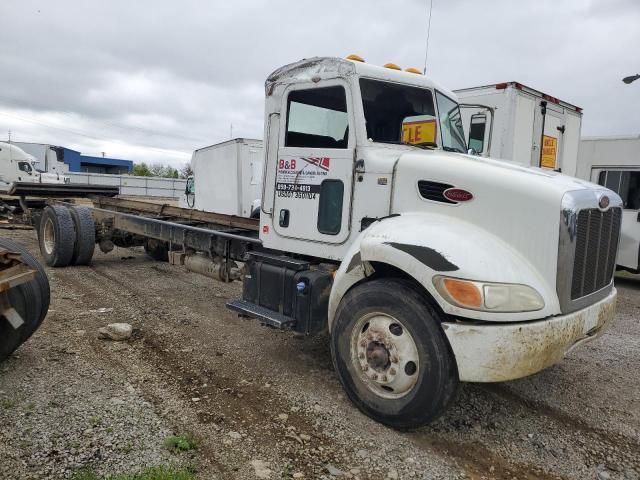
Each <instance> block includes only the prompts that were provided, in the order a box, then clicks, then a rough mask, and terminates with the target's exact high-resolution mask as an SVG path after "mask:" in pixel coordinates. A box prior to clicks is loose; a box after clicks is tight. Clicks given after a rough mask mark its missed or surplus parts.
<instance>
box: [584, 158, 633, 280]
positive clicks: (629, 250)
mask: <svg viewBox="0 0 640 480" xmlns="http://www.w3.org/2000/svg"><path fill="white" fill-rule="evenodd" d="M593 173H594V175H593V176H596V175H595V173H596V172H593ZM592 181H594V182H597V183H599V184H600V185H603V186H605V187H607V188H608V189H610V190H613V191H614V192H616V193H617V194H618V195H620V198H622V203H623V208H624V210H622V225H621V227H620V228H621V232H620V245H619V247H618V260H617V262H616V263H617V265H619V266H621V267H624V268H627V269H630V270H640V170H626V171H625V170H602V171H600V172H599V173H598V174H597V177H596V178H592Z"/></svg>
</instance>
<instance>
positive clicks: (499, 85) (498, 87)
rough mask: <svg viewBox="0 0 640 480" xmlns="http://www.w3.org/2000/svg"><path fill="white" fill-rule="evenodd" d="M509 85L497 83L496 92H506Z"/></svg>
mask: <svg viewBox="0 0 640 480" xmlns="http://www.w3.org/2000/svg"><path fill="white" fill-rule="evenodd" d="M507 85H509V84H508V83H496V90H504V89H505V88H507Z"/></svg>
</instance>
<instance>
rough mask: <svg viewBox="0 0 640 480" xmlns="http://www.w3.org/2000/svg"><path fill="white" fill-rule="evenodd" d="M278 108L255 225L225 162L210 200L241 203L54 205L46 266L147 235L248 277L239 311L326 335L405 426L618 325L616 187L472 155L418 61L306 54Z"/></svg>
mask: <svg viewBox="0 0 640 480" xmlns="http://www.w3.org/2000/svg"><path fill="white" fill-rule="evenodd" d="M264 119H265V141H264V156H263V158H264V165H265V168H264V174H263V176H262V195H261V197H262V204H261V206H260V217H259V218H256V219H253V218H244V216H242V215H238V213H242V214H244V213H246V212H245V211H239V210H238V208H237V207H238V204H239V203H241V202H240V201H239V200H238V199H239V198H240V197H239V195H238V193H239V192H238V187H237V184H235V183H234V182H231V181H229V184H228V185H227V184H226V182H227V181H228V180H229V179H230V180H233V181H235V180H238V178H240V177H244V178H247V177H249V175H247V176H246V177H245V176H244V175H240V174H235V175H231V176H229V177H225V176H224V175H225V174H226V173H227V172H222V173H221V174H219V172H218V169H215V168H212V170H211V174H210V175H209V176H206V177H204V178H203V177H199V176H198V177H197V178H196V190H195V193H196V199H197V197H198V194H199V191H200V190H202V191H207V190H220V196H219V197H215V198H216V200H215V201H216V202H218V201H219V202H221V206H220V208H219V210H226V211H233V212H235V213H236V214H235V215H229V214H224V213H209V212H203V211H200V210H195V209H184V208H178V207H169V206H164V205H152V204H146V205H144V208H140V204H141V203H143V202H137V204H136V202H131V201H124V200H121V199H107V200H105V201H104V202H100V201H99V200H96V204H95V207H94V208H92V209H88V208H86V207H79V206H71V207H69V208H67V207H66V206H62V205H50V206H47V207H46V208H45V209H44V211H43V213H42V215H41V220H40V222H39V231H40V249H41V252H42V254H43V257H44V258H45V260H46V261H47V264H48V265H50V266H58V267H63V266H66V265H70V264H72V263H73V262H74V256H73V252H74V251H76V250H77V251H78V252H82V254H81V255H80V254H79V255H78V256H77V257H76V260H75V263H76V264H86V263H88V262H89V261H90V259H91V253H92V251H93V248H94V244H95V243H97V244H98V245H99V246H100V248H101V249H102V250H104V251H108V250H109V249H110V248H111V249H112V248H113V246H114V245H119V246H131V245H141V244H144V245H145V246H146V247H147V251H148V252H149V253H150V255H152V256H153V257H154V258H165V259H167V258H168V259H169V260H170V262H171V263H173V264H182V265H184V266H185V267H186V268H187V269H189V270H193V271H196V272H199V273H203V274H205V275H208V276H210V277H212V278H215V279H217V280H221V281H231V280H242V282H243V292H242V298H239V299H230V301H229V302H228V303H227V306H228V307H229V308H230V309H232V310H235V311H237V312H239V313H240V314H241V315H243V316H249V317H253V318H257V319H259V320H260V321H261V322H263V323H265V324H267V325H270V326H273V327H278V328H290V329H293V330H295V331H297V332H300V333H303V334H317V333H320V332H327V333H328V334H329V336H328V339H329V343H330V348H331V355H332V360H333V364H334V367H335V369H336V372H337V375H338V378H339V379H340V381H341V383H342V385H343V387H344V389H345V391H346V393H347V395H348V396H349V398H350V399H351V400H352V401H353V402H354V404H355V405H356V406H357V407H358V408H360V409H361V410H362V411H363V412H364V413H366V414H367V415H369V416H371V417H372V418H374V419H376V420H378V421H380V422H383V423H385V424H387V425H390V426H393V427H396V428H414V427H416V426H419V425H422V424H425V423H428V422H430V421H431V420H433V419H434V418H436V417H437V416H438V415H440V414H441V413H442V412H444V411H445V410H446V408H447V406H448V405H449V404H450V403H451V401H452V400H453V399H454V397H455V393H456V390H457V386H458V384H459V382H461V381H462V382H465V381H466V382H499V381H506V380H511V379H515V378H521V377H524V376H527V375H531V374H534V373H536V372H539V371H540V370H542V369H544V368H546V367H548V366H550V365H552V364H554V363H556V362H559V361H560V360H561V359H562V358H563V357H564V355H565V354H566V353H567V352H569V351H571V350H572V349H574V348H575V347H577V346H579V345H582V344H584V343H586V342H588V341H590V340H593V339H594V338H596V337H598V336H599V335H600V334H601V333H602V332H603V331H604V328H605V327H606V325H607V324H608V323H609V322H610V321H611V320H612V318H613V315H614V310H615V300H616V289H615V287H614V285H613V271H614V267H615V247H616V246H617V243H618V238H619V228H620V216H621V211H622V208H621V205H622V201H621V199H620V197H619V196H618V195H617V194H616V193H615V192H613V191H611V190H608V189H606V188H605V187H602V186H598V185H593V184H591V183H589V182H580V181H576V179H575V178H572V177H567V176H565V175H562V174H558V173H556V172H550V171H544V170H540V169H537V168H536V169H532V168H525V167H519V166H517V165H515V164H513V163H508V162H503V161H499V160H494V159H485V158H481V157H478V156H471V155H467V154H466V151H467V145H466V142H465V138H464V133H463V131H462V127H461V125H460V110H459V107H458V102H457V97H456V95H455V94H454V93H453V92H450V91H448V90H446V89H445V88H443V87H441V86H439V85H438V84H436V83H435V82H433V81H431V80H430V79H428V78H427V77H425V76H423V75H421V74H420V73H419V71H417V70H415V69H411V70H408V71H401V70H400V69H399V67H398V66H396V65H394V64H387V65H385V66H384V67H378V66H374V65H370V64H367V63H365V62H364V61H363V60H362V59H361V58H359V57H356V56H351V57H349V58H348V59H340V58H327V57H321V58H318V57H316V58H310V59H303V60H301V61H298V62H295V63H292V64H290V65H285V66H283V67H281V68H279V69H277V70H275V71H274V72H273V73H272V74H271V75H269V77H268V78H267V80H266V84H265V115H264ZM407 138H410V139H411V140H407ZM403 139H404V140H403ZM224 158H227V159H228V158H229V157H224ZM236 158H237V157H236ZM214 163H215V164H216V165H218V166H219V168H222V169H223V170H227V171H228V170H235V169H238V168H241V167H239V166H238V165H234V164H230V163H229V160H227V161H226V162H225V161H224V159H222V160H219V161H217V162H214ZM239 163H242V162H239ZM243 173H244V172H243ZM209 181H212V182H213V183H210V184H209V183H207V182H209ZM245 181H246V180H245ZM198 184H202V185H201V186H200V187H198ZM226 190H229V191H230V192H233V196H229V197H225V196H224V195H223V192H224V191H226ZM209 201H212V200H209ZM212 207H213V208H214V209H218V207H217V205H212ZM74 219H76V220H77V221H74ZM585 239H587V241H586V243H585V241H584V240H585Z"/></svg>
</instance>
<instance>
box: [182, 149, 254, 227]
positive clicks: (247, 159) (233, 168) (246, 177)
mask: <svg viewBox="0 0 640 480" xmlns="http://www.w3.org/2000/svg"><path fill="white" fill-rule="evenodd" d="M262 157H263V148H262V140H256V139H251V138H234V139H233V140H228V141H226V142H222V143H217V144H215V145H210V146H208V147H204V148H199V149H198V150H196V151H194V152H193V156H192V157H191V168H192V169H193V176H192V177H191V178H190V179H189V180H188V182H187V185H186V190H185V194H184V195H183V196H182V198H181V200H180V206H181V207H183V208H193V209H195V210H201V211H204V212H214V213H223V214H226V215H237V216H239V217H253V218H257V217H258V216H259V215H260V196H261V193H262V169H263V160H262Z"/></svg>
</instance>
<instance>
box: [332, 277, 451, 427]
mask: <svg viewBox="0 0 640 480" xmlns="http://www.w3.org/2000/svg"><path fill="white" fill-rule="evenodd" d="M440 323H441V322H440V318H439V315H438V313H437V312H436V311H435V310H434V309H433V308H431V306H430V305H429V304H428V303H427V301H426V300H425V299H424V297H423V296H422V295H421V294H420V292H418V291H416V289H414V288H413V286H411V285H410V284H409V283H408V282H405V281H403V280H398V279H379V280H373V281H370V282H367V283H364V284H362V285H359V286H356V287H355V288H353V289H352V290H350V291H349V292H348V293H347V294H346V295H345V297H344V298H343V299H342V301H341V303H340V305H339V307H338V310H337V312H336V318H335V323H334V325H333V329H332V332H331V355H332V359H333V364H334V366H335V369H336V372H337V373H338V377H339V378H340V381H341V382H342V385H343V386H344V388H345V390H346V392H347V395H348V396H349V398H350V399H351V401H353V403H354V404H355V405H356V406H357V407H358V408H359V409H360V410H361V411H362V412H364V413H365V414H366V415H368V416H370V417H371V418H373V419H374V420H376V421H378V422H381V423H384V424H385V425H389V426H391V427H394V428H397V429H403V430H404V429H411V428H417V427H420V426H422V425H426V424H428V423H429V422H431V421H433V420H434V419H435V418H437V417H438V416H439V415H441V414H442V413H443V412H444V411H445V410H446V408H447V407H448V405H449V404H450V403H451V401H452V400H453V398H454V397H455V394H456V391H457V387H458V372H457V368H456V363H455V359H454V357H453V354H452V353H451V351H450V349H449V345H448V342H447V339H446V337H445V335H444V333H443V331H442V327H441V326H440Z"/></svg>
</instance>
